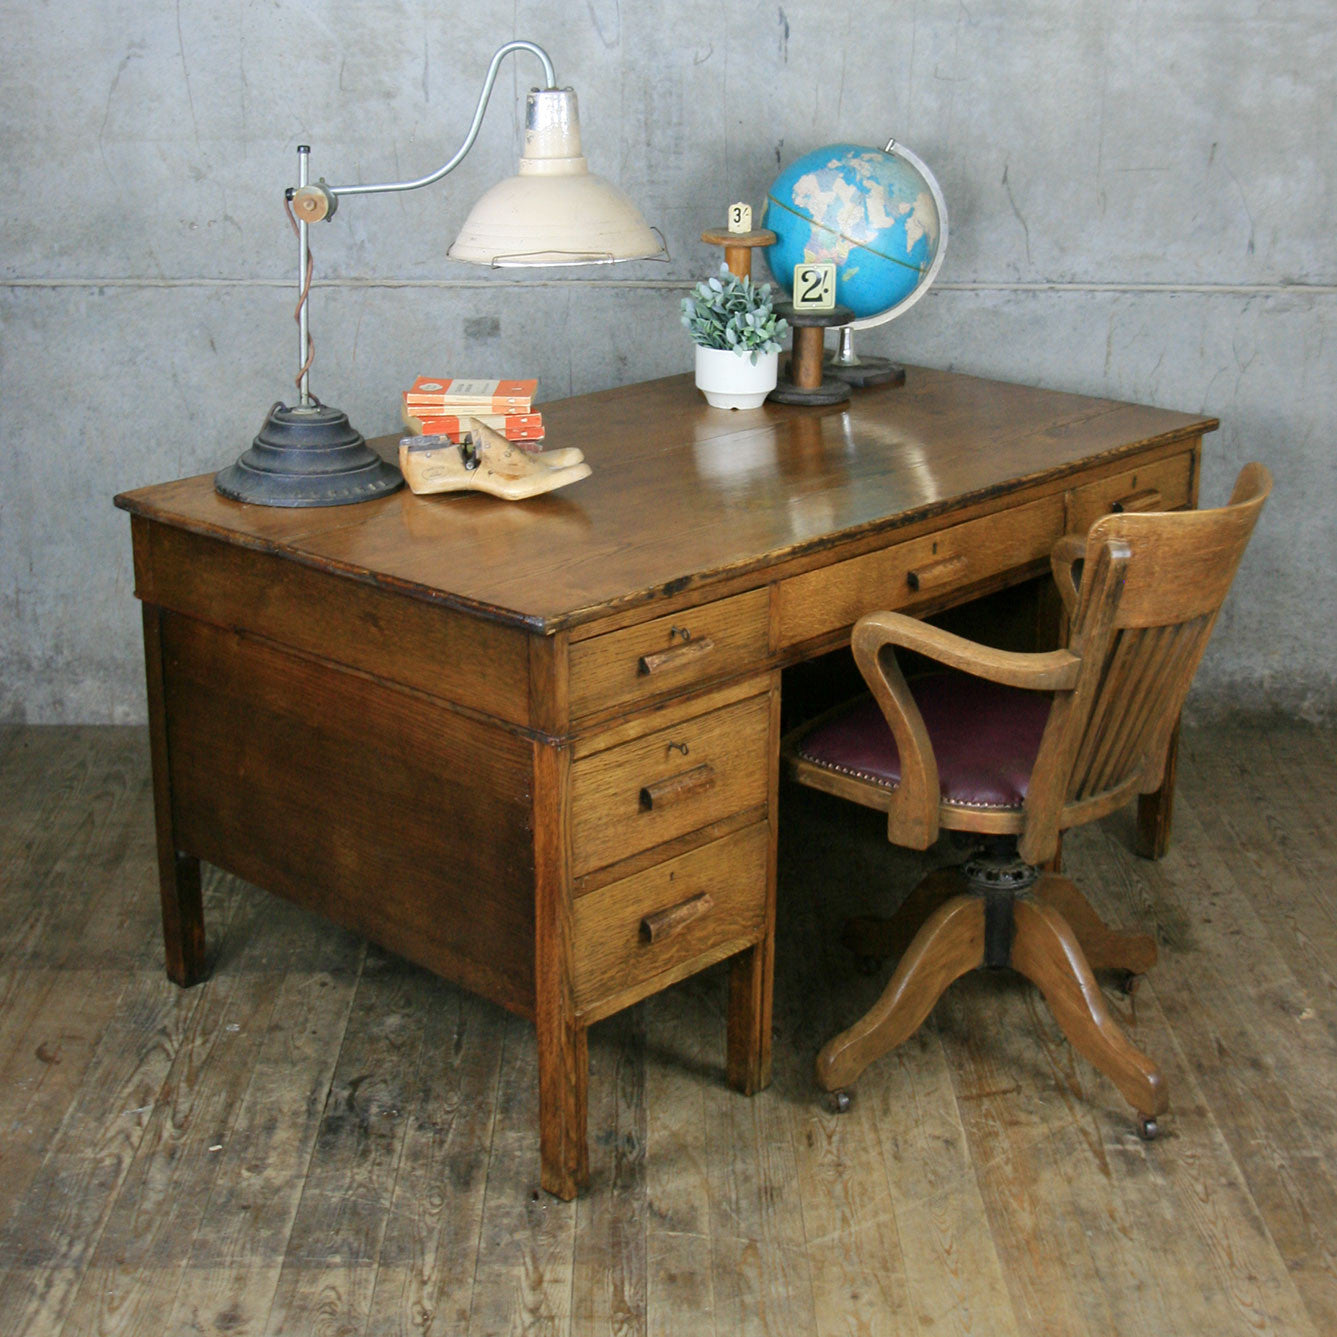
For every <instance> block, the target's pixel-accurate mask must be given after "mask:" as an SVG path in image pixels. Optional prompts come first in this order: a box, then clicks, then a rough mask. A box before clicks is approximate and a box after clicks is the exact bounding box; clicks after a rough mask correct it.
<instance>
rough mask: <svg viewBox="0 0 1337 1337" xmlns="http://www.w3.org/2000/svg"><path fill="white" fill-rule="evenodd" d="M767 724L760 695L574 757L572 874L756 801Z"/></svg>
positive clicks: (766, 705)
mask: <svg viewBox="0 0 1337 1337" xmlns="http://www.w3.org/2000/svg"><path fill="white" fill-rule="evenodd" d="M769 728H770V698H769V697H768V696H767V695H766V694H764V693H763V694H762V695H760V696H754V697H751V698H749V699H748V700H746V701H740V702H738V704H737V705H732V706H726V707H724V708H723V709H722V710H712V711H710V712H709V713H707V714H704V715H697V716H696V717H695V718H693V719H688V720H684V721H682V722H681V723H680V724H674V725H671V726H670V727H668V728H665V729H659V730H656V731H655V732H654V733H648V734H645V735H643V736H642V737H640V738H634V739H632V740H631V742H629V743H620V744H618V745H617V746H616V747H610V748H607V749H605V750H604V751H602V752H595V753H593V754H592V755H590V756H586V757H581V758H580V759H579V760H577V761H575V762H573V763H572V766H571V864H572V872H573V874H574V876H576V877H580V876H582V875H583V874H585V873H588V872H590V871H591V869H594V868H603V867H604V866H606V865H607V864H611V863H616V862H617V861H618V860H619V859H625V858H627V857H629V856H630V855H633V854H637V853H639V852H640V851H641V850H647V849H649V848H650V847H651V846H653V845H660V844H663V842H664V841H666V840H673V839H675V838H676V837H677V836H681V835H685V834H686V833H687V832H688V831H696V830H698V829H699V828H700V827H703V826H708V825H709V824H710V823H711V822H716V821H719V820H720V819H721V818H724V817H731V816H733V815H734V814H735V813H740V812H744V811H745V810H746V809H748V808H751V807H760V806H761V805H763V804H764V803H765V802H766V793H767V785H766V781H767V774H768V769H769V752H768V739H769Z"/></svg>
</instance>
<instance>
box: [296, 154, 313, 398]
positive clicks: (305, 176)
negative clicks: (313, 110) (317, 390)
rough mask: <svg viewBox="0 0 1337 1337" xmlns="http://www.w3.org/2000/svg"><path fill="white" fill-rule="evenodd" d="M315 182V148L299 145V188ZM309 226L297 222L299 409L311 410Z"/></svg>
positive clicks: (299, 221) (300, 221)
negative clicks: (311, 181)
mask: <svg viewBox="0 0 1337 1337" xmlns="http://www.w3.org/2000/svg"><path fill="white" fill-rule="evenodd" d="M310 180H311V146H310V145H309V144H299V145H298V146H297V184H298V186H299V187H301V186H305V185H307V184H308V183H309V182H310ZM307 226H308V225H307V224H306V223H305V222H304V221H302V220H301V219H298V221H297V294H298V308H297V345H298V346H297V390H298V394H299V396H300V398H299V401H298V403H299V406H300V407H301V408H304V409H306V408H310V407H311V385H310V368H309V367H308V366H307V357H306V350H307V347H308V343H309V340H310V337H311V334H310V316H309V314H308V312H307V303H308V302H309V301H310V299H311V294H310V292H308V291H307V287H306V271H307V268H308V266H309V265H310V262H311V259H310V257H311V247H310V243H309V242H308V241H307V235H306V229H307Z"/></svg>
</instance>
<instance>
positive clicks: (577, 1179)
mask: <svg viewBox="0 0 1337 1337" xmlns="http://www.w3.org/2000/svg"><path fill="white" fill-rule="evenodd" d="M533 755H534V787H533V791H532V792H533V795H534V889H535V900H534V994H535V998H534V1024H535V1026H536V1028H537V1030H538V1065H539V1155H540V1158H541V1160H542V1173H541V1179H540V1182H541V1183H542V1185H543V1187H544V1188H545V1189H546V1190H547V1191H548V1192H549V1193H551V1194H553V1195H554V1196H556V1197H558V1198H562V1199H563V1200H565V1201H567V1202H569V1201H570V1200H571V1199H572V1198H574V1197H575V1196H576V1195H577V1194H578V1193H579V1192H580V1191H581V1189H583V1188H585V1187H586V1186H587V1185H588V1184H589V1182H590V1153H589V1142H588V1140H587V1138H586V1133H585V1125H586V1119H587V1109H588V1097H587V1090H588V1087H589V1076H590V1055H589V1045H588V1043H587V1041H586V1034H585V1027H584V1026H582V1025H580V1024H579V1023H578V1022H577V1020H576V1002H575V997H574V995H573V993H572V987H571V869H570V865H569V863H568V861H567V858H566V851H567V849H568V847H569V844H570V841H569V833H568V831H567V829H566V817H565V814H566V811H567V801H566V786H567V782H568V779H569V773H570V769H571V754H570V751H569V750H568V749H567V748H564V747H554V746H550V745H547V744H543V743H535V744H534V754H533Z"/></svg>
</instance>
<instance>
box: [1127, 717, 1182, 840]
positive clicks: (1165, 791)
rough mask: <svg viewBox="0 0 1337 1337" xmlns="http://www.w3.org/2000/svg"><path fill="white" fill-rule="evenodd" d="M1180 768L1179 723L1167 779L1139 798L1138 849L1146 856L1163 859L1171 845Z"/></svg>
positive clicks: (1168, 759)
mask: <svg viewBox="0 0 1337 1337" xmlns="http://www.w3.org/2000/svg"><path fill="white" fill-rule="evenodd" d="M1178 769H1179V725H1178V724H1176V725H1175V728H1174V733H1172V734H1171V735H1170V748H1169V751H1168V753H1167V755H1166V758H1165V778H1164V779H1163V780H1162V781H1161V787H1160V788H1159V789H1157V790H1156V791H1155V792H1154V793H1151V794H1143V795H1142V796H1141V797H1140V798H1139V799H1138V800H1137V844H1136V847H1135V848H1136V849H1137V852H1138V853H1139V854H1140V855H1141V856H1142V857H1143V858H1144V859H1163V858H1164V857H1165V854H1166V852H1167V851H1168V850H1169V848H1170V820H1171V818H1172V817H1173V816H1174V806H1175V772H1176V771H1177V770H1178Z"/></svg>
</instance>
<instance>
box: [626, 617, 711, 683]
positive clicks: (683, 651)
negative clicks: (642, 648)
mask: <svg viewBox="0 0 1337 1337" xmlns="http://www.w3.org/2000/svg"><path fill="white" fill-rule="evenodd" d="M675 630H678V629H677V628H675ZM714 648H715V642H714V641H712V640H711V639H710V637H709V636H702V637H701V639H700V640H699V641H693V640H690V639H689V640H685V641H684V642H683V644H682V645H675V646H674V647H673V648H672V649H671V650H660V651H658V652H656V653H655V654H652V655H642V656H641V657H640V659H638V660H637V661H636V667H637V668H638V669H639V670H640V672H642V673H663V672H665V671H666V670H667V669H674V668H681V667H682V665H684V664H690V663H692V662H693V660H697V659H700V658H701V656H702V655H708V654H709V653H710V652H711V651H712V650H713V649H714Z"/></svg>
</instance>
